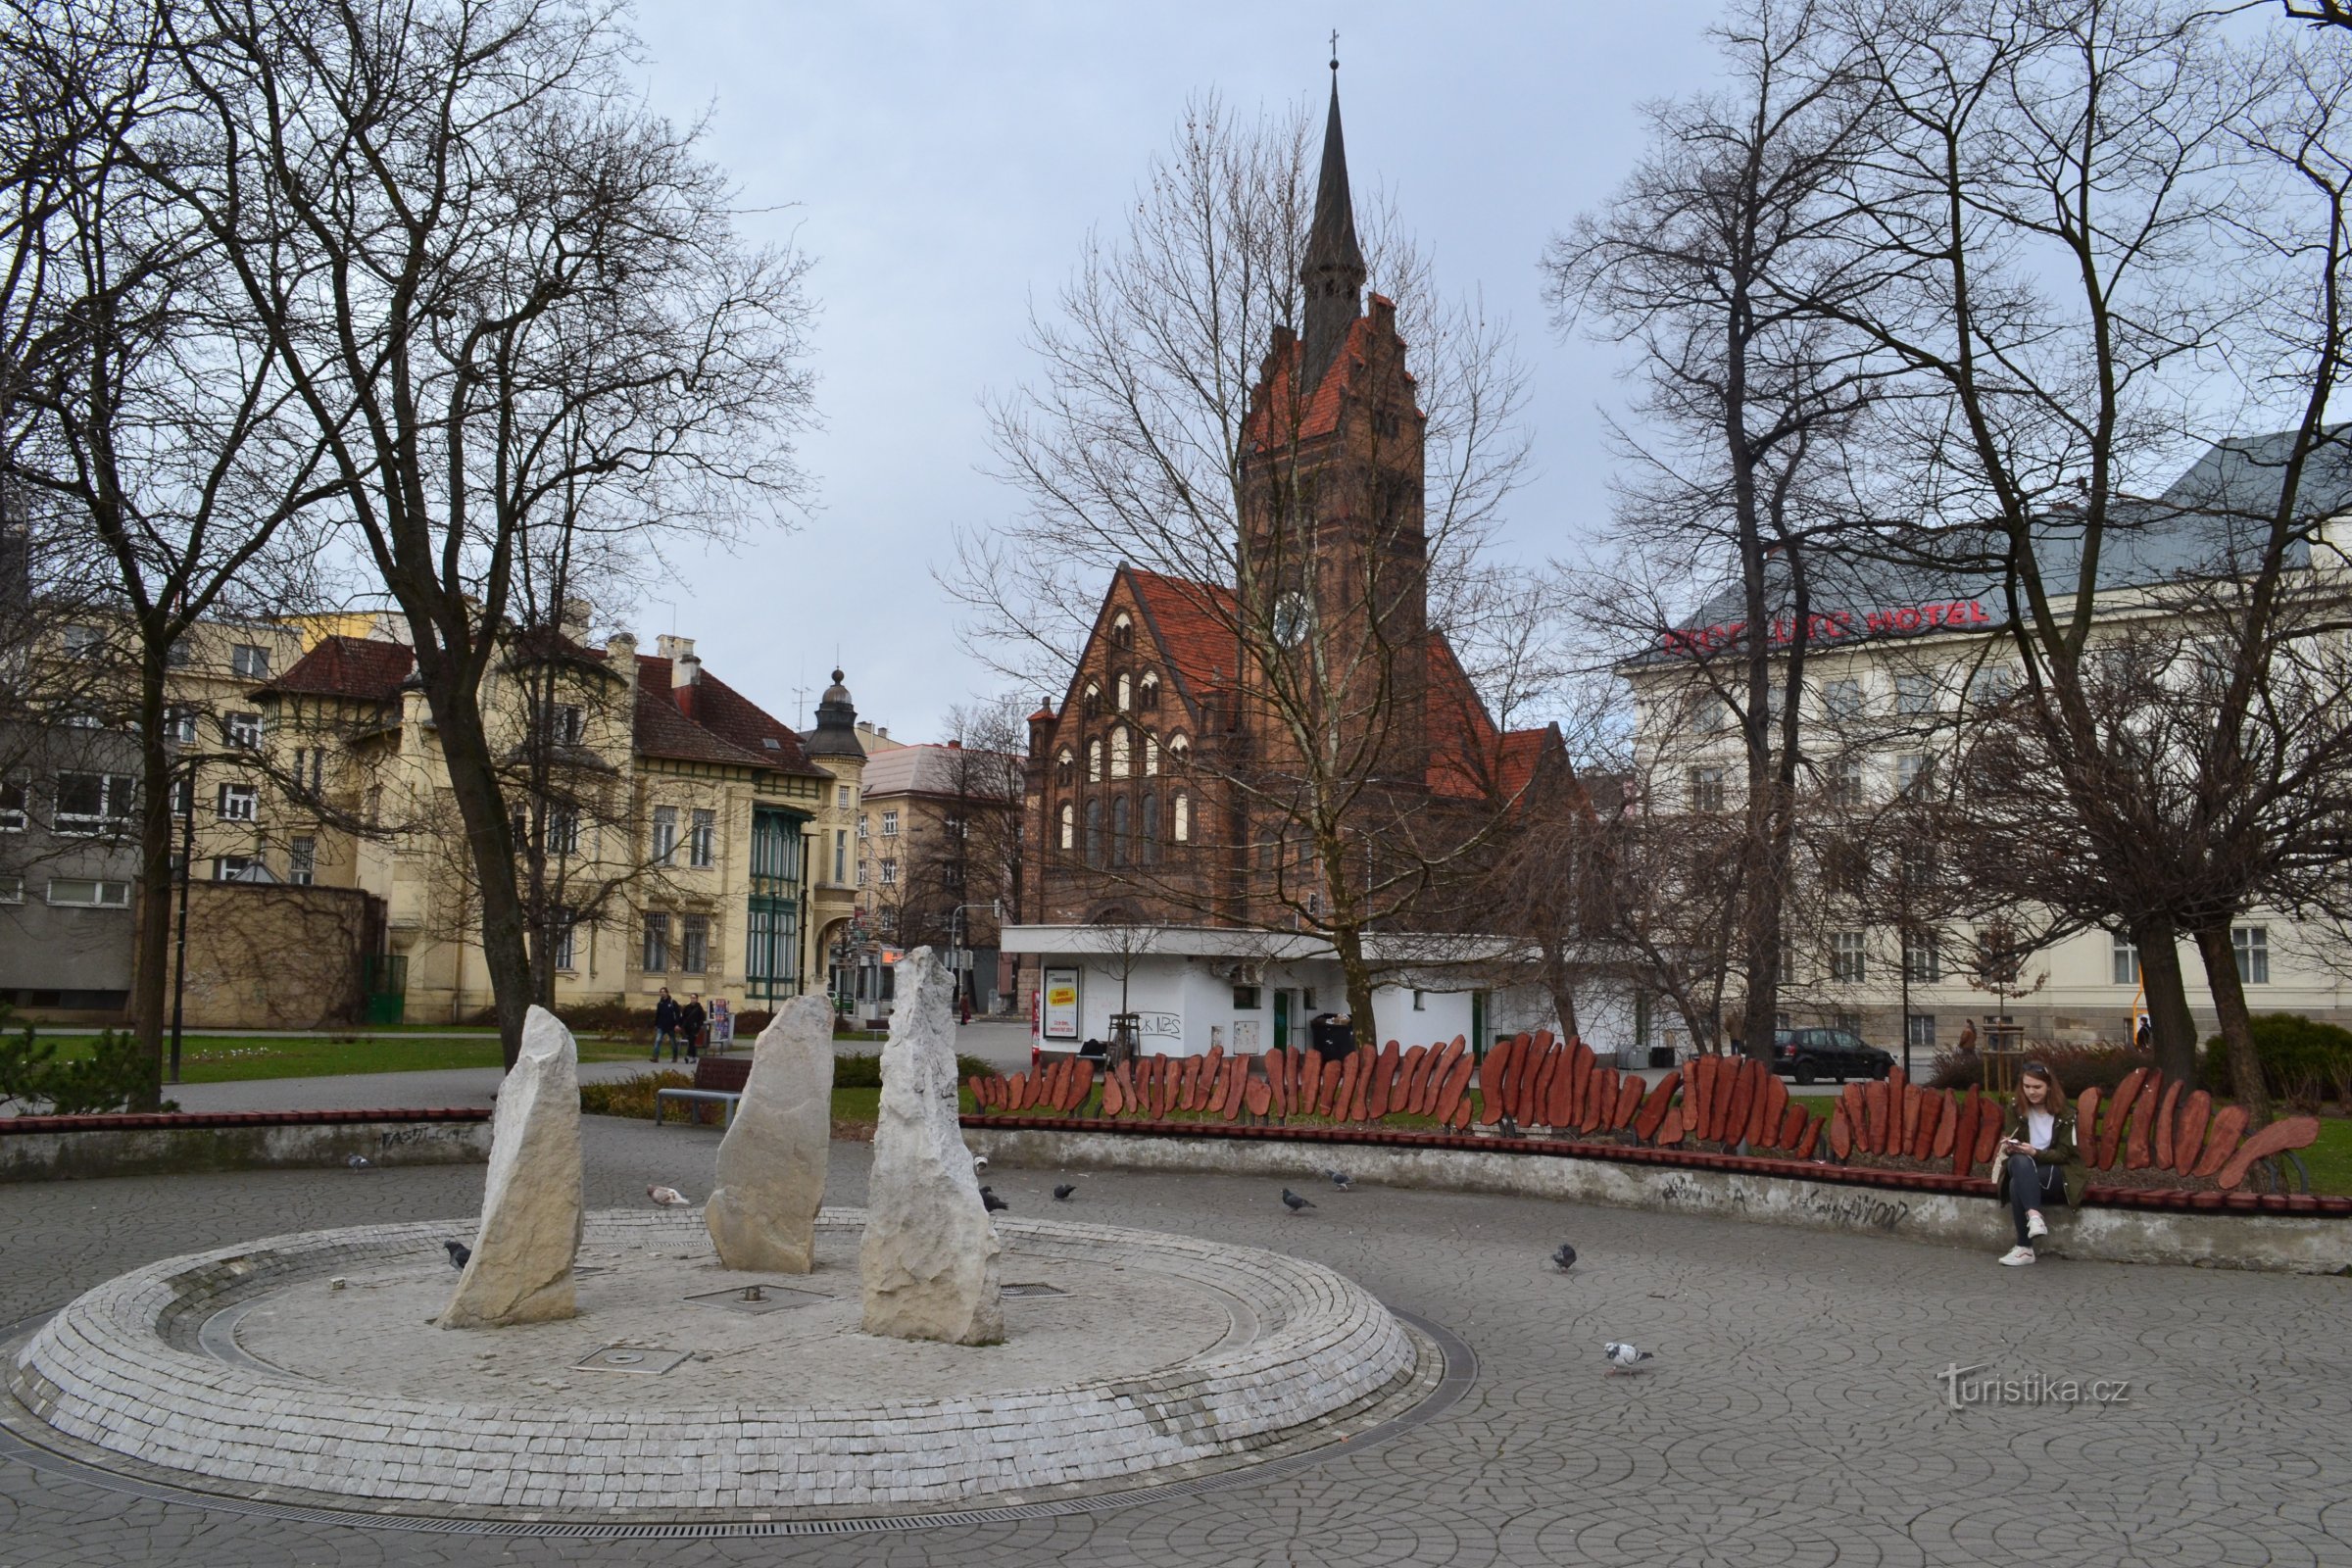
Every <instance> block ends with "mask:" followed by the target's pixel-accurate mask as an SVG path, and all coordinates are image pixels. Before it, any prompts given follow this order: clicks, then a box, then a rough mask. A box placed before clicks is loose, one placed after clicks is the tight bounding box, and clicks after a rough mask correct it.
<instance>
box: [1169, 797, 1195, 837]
mask: <svg viewBox="0 0 2352 1568" xmlns="http://www.w3.org/2000/svg"><path fill="white" fill-rule="evenodd" d="M1168 815H1169V817H1170V818H1171V819H1172V826H1171V828H1170V831H1169V834H1168V837H1169V838H1170V839H1171V840H1172V841H1174V842H1175V843H1178V844H1190V843H1192V842H1193V798H1192V797H1191V796H1190V795H1186V794H1184V793H1182V792H1181V791H1179V792H1178V793H1177V796H1176V800H1175V802H1174V806H1173V809H1171V810H1170V811H1169V813H1168Z"/></svg>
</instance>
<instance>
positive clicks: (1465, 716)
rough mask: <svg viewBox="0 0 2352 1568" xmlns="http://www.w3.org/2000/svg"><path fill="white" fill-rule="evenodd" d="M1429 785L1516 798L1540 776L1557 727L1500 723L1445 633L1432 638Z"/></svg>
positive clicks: (1442, 791)
mask: <svg viewBox="0 0 2352 1568" xmlns="http://www.w3.org/2000/svg"><path fill="white" fill-rule="evenodd" d="M1429 644H1430V646H1429V699H1428V701H1429V707H1428V724H1429V772H1428V775H1427V777H1428V780H1429V788H1430V792H1431V793H1432V794H1435V795H1444V796H1448V797H1451V798H1453V799H1455V800H1475V799H1482V798H1494V799H1498V800H1503V801H1510V800H1514V799H1516V798H1517V797H1518V795H1519V794H1520V792H1521V791H1523V790H1525V789H1526V788H1527V786H1528V783H1529V781H1530V780H1532V779H1533V778H1534V777H1535V776H1536V768H1537V767H1538V766H1539V765H1540V764H1541V762H1542V761H1543V758H1544V748H1545V746H1546V745H1547V744H1548V743H1549V742H1550V739H1551V731H1550V730H1549V729H1548V728H1545V729H1515V730H1510V731H1508V732H1505V731H1502V730H1499V729H1497V728H1495V720H1494V718H1493V717H1491V716H1490V715H1489V714H1488V712H1487V705H1486V704H1485V703H1484V702H1483V701H1481V700H1480V698H1479V695H1478V690H1477V688H1475V687H1473V686H1472V685H1471V684H1470V677H1469V675H1468V674H1466V673H1465V672H1464V671H1463V669H1462V664H1461V661H1460V660H1458V659H1456V658H1455V657H1454V653H1453V647H1452V645H1451V644H1449V643H1447V642H1446V639H1445V638H1444V637H1443V636H1434V637H1432V638H1430V640H1429Z"/></svg>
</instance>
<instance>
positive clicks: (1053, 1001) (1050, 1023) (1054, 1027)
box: [1045, 969, 1078, 1040]
mask: <svg viewBox="0 0 2352 1568" xmlns="http://www.w3.org/2000/svg"><path fill="white" fill-rule="evenodd" d="M1045 1000H1046V1008H1045V1017H1046V1027H1045V1038H1047V1039H1048V1040H1075V1039H1077V1038H1078V971H1077V970H1075V969H1048V970H1047V971H1046V985H1045Z"/></svg>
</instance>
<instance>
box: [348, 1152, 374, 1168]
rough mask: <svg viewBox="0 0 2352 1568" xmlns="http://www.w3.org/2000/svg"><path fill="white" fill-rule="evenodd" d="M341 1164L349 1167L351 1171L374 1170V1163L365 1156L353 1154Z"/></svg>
mask: <svg viewBox="0 0 2352 1568" xmlns="http://www.w3.org/2000/svg"><path fill="white" fill-rule="evenodd" d="M343 1163H344V1164H346V1165H349V1166H350V1167H351V1168H352V1169H353V1170H373V1169H374V1168H375V1161H374V1160H372V1159H369V1158H368V1156H367V1155H366V1154H354V1155H352V1156H351V1157H350V1158H349V1159H347V1160H345V1161H344V1162H343Z"/></svg>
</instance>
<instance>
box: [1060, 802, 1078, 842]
mask: <svg viewBox="0 0 2352 1568" xmlns="http://www.w3.org/2000/svg"><path fill="white" fill-rule="evenodd" d="M1077 837H1078V808H1076V807H1075V806H1072V805H1071V804H1070V803H1069V802H1067V801H1064V802H1062V803H1061V847H1062V848H1063V849H1065V850H1074V849H1076V848H1077V847H1078V846H1077V843H1076V840H1077Z"/></svg>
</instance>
